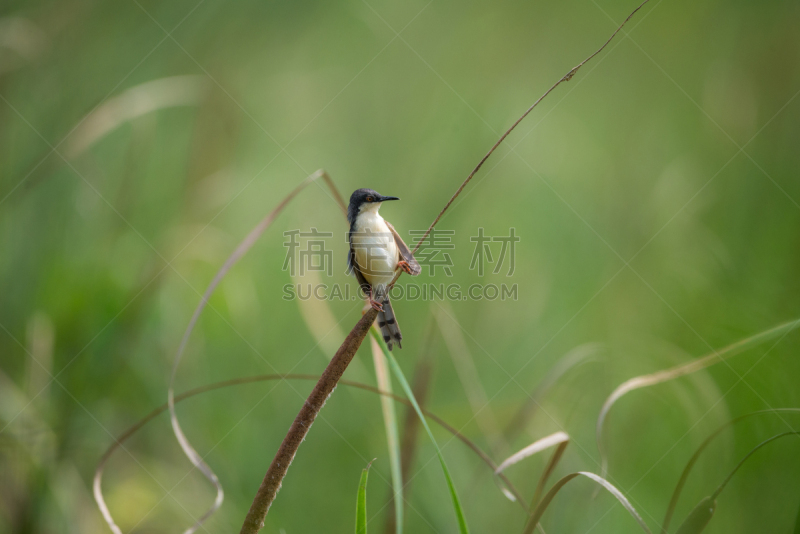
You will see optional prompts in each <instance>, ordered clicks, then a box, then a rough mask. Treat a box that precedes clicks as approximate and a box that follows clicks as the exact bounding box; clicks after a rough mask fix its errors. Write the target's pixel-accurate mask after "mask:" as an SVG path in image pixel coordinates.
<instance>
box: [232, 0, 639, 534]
mask: <svg viewBox="0 0 800 534" xmlns="http://www.w3.org/2000/svg"><path fill="white" fill-rule="evenodd" d="M648 1H649V0H644V2H642V3H641V4H640V5H639V7H637V8H636V9H634V10H633V11H632V12H631V14H630V15H628V18H626V19H625V21H624V22H623V23H622V24H620V26H619V27H618V28H617V29H616V30H615V31H614V33H612V34H611V37H609V38H608V40H607V41H606V42H605V43H604V44H603V46H601V47H600V48H598V49H597V51H595V52H594V53H593V54H592V55H590V56H589V57H587V58H586V59H584V60H583V61H581V62H580V63H579V64H578V65H577V66H575V67H573V68H572V69H571V70H570V71H569V72H568V73H567V74H565V75H564V76H562V77H561V79H560V80H558V81H557V82H556V83H555V84H553V86H552V87H550V89H548V90H547V91H546V92H545V93H544V94H543V95H542V96H541V97H539V99H538V100H536V102H534V103H533V105H532V106H531V107H529V108H528V109H527V110H526V111H525V113H523V114H522V115H521V116H520V118H519V119H517V120H516V122H514V124H512V125H511V127H510V128H509V129H508V130H506V132H505V133H504V134H503V135H502V136H501V137H500V139H498V140H497V142H496V143H495V144H494V146H492V148H491V149H490V150H489V152H487V153H486V155H485V156H483V158H482V159H481V160H480V162H478V165H477V166H476V167H475V169H473V171H472V172H471V173H470V174H469V176H467V179H466V180H464V182H463V183H462V184H461V186H460V187H459V188H458V189H457V190H456V192H455V193H454V194H453V196H452V197H451V198H450V200H448V201H447V204H445V206H444V208H442V211H441V212H440V213H439V215H438V216H437V217H436V219H434V221H433V222H432V223H431V225H430V226H429V227H428V229H427V230H426V231H425V234H424V235H423V236H422V238H421V239H420V240H419V241H418V242H417V245H416V246H415V247H414V251H413V252H414V253H415V252H417V250H419V247H420V246H421V245H422V243H423V242H424V241H425V239H426V238H427V237H428V235H429V234H430V232H431V230H433V227H434V226H436V223H438V222H439V219H441V218H442V216H443V215H444V213H445V212H446V211H447V209H448V208H449V207H450V205H451V204H452V203H453V201H454V200H455V199H456V198H457V197H458V195H460V194H461V191H463V190H464V188H465V187H466V186H467V184H468V183H469V182H470V180H472V177H473V176H475V173H477V172H478V171H479V170H480V168H481V167H482V166H483V164H484V163H485V162H486V160H487V159H489V156H491V155H492V154H493V153H494V151H495V150H496V149H497V147H498V146H500V143H502V142H503V141H504V140H505V138H506V137H508V135H509V134H510V133H511V132H512V131H513V130H514V128H516V127H517V125H518V124H519V123H520V122H522V120H523V119H524V118H525V117H527V116H528V114H529V113H530V112H531V111H533V109H534V108H535V107H536V106H537V105H539V103H540V102H541V101H542V100H544V99H545V98H546V97H547V95H549V94H550V93H551V92H552V91H553V90H554V89H555V88H556V87H558V86H559V85H561V83H562V82H565V81H569V80H571V79H572V77H573V76H574V75H575V73H576V72H578V69H580V68H581V67H582V66H583V65H585V64H586V63H587V62H588V61H590V60H591V59H592V58H593V57H595V56H596V55H597V54H599V53H600V52H602V51H603V49H604V48H605V47H606V46H608V43H610V42H611V40H612V39H613V38H614V37H615V36H616V35H617V33H619V31H620V30H621V29H622V27H623V26H624V25H625V24H626V23H627V22H628V21H629V20H630V19H631V17H633V15H634V14H636V12H637V11H639V10H640V9H641V8H642V6H644V5H645V4H646V3H647V2H648ZM401 274H402V270H400V269H398V271H397V274H396V275H395V277H394V279H393V280H392V281H391V283H390V284H389V287H390V288H391V287H393V286H394V284H395V283H396V282H397V279H398V278H400V275H401ZM375 316H376V312H375V310H373V309H370V310H369V311H368V312H367V313H366V314H365V315H364V316H363V317H362V318H361V320H360V321H359V322H358V324H356V326H355V328H353V331H352V332H350V334H349V335H348V336H347V338H346V339H345V341H344V343H343V344H342V346H341V347H340V348H339V350H338V351H337V352H336V356H334V358H333V360H332V361H331V364H330V365H329V366H328V368H327V369H325V372H324V373H323V374H322V376H321V377H320V379H319V382H317V386H316V387H315V388H314V391H312V392H311V395H310V396H309V397H308V400H306V402H305V404H304V405H303V408H302V409H301V410H300V413H299V414H298V416H297V419H295V422H294V423H293V424H292V427H291V429H290V430H289V433H288V434H287V435H286V437H285V438H284V440H283V443H281V447H280V449H279V450H278V453H277V454H276V455H275V458H274V459H273V460H272V463H271V464H270V466H269V469H268V470H267V474H266V475H265V476H264V481H263V482H262V483H261V487H260V488H259V489H258V493H257V494H256V497H255V499H254V500H253V504H252V505H251V506H250V511H248V513H247V517H246V518H245V521H244V524H243V525H242V529H241V531H240V534H255V533H257V532H258V531H259V530H260V529H261V527H262V526H263V525H264V519H265V518H266V516H267V512H268V511H269V507H270V506H271V505H272V501H273V500H274V499H275V496H276V495H277V493H278V490H279V489H280V487H281V482H282V481H283V477H284V476H286V472H287V470H288V468H289V464H290V463H291V461H292V459H293V458H294V455H295V453H296V452H297V448H298V447H299V446H300V443H302V441H303V439H304V438H305V436H306V434H307V433H308V430H309V427H310V425H311V423H313V421H314V418H315V417H316V416H317V413H319V410H320V409H322V406H323V404H324V403H325V400H326V399H327V397H328V395H329V394H330V393H331V392H332V391H333V388H334V387H335V386H336V382H337V381H338V380H339V378H340V377H341V376H342V373H344V371H345V369H346V368H347V365H348V364H349V363H350V361H351V360H352V358H353V356H354V355H355V352H356V351H357V350H358V347H359V346H360V345H361V342H362V341H363V340H364V337H365V336H366V333H367V330H368V329H369V325H370V324H371V323H372V321H374V320H375ZM367 320H368V321H367ZM365 325H366V327H365ZM323 393H324V395H323Z"/></svg>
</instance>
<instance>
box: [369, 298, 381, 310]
mask: <svg viewBox="0 0 800 534" xmlns="http://www.w3.org/2000/svg"><path fill="white" fill-rule="evenodd" d="M369 305H370V306H372V309H373V310H376V311H379V312H382V311H383V305H382V304H381V303H380V302H378V301H377V300H374V299H373V298H370V299H369Z"/></svg>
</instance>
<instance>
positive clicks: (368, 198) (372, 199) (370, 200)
mask: <svg viewBox="0 0 800 534" xmlns="http://www.w3.org/2000/svg"><path fill="white" fill-rule="evenodd" d="M374 200H375V199H374V198H372V197H367V202H373V201H374Z"/></svg>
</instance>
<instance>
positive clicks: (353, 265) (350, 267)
mask: <svg viewBox="0 0 800 534" xmlns="http://www.w3.org/2000/svg"><path fill="white" fill-rule="evenodd" d="M348 237H349V236H348ZM347 272H348V273H351V272H352V273H353V274H355V275H356V280H357V281H358V285H360V286H361V289H363V290H364V291H365V292H366V291H369V288H370V284H369V282H367V279H366V278H364V275H363V274H361V269H359V268H358V262H357V261H356V251H355V250H353V245H352V244H351V245H350V252H349V253H348V254H347Z"/></svg>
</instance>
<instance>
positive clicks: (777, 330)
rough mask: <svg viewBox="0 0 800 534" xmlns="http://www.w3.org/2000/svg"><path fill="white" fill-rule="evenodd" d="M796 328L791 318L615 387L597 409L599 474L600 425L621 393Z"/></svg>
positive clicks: (603, 457) (604, 463)
mask: <svg viewBox="0 0 800 534" xmlns="http://www.w3.org/2000/svg"><path fill="white" fill-rule="evenodd" d="M799 325H800V319H795V320H793V321H789V322H786V323H783V324H780V325H778V326H776V327H774V328H770V329H769V330H765V331H764V332H761V333H759V334H756V335H754V336H750V337H748V338H745V339H742V340H740V341H737V342H736V343H733V344H731V345H728V346H727V347H725V348H722V349H720V350H716V351H714V352H712V353H711V354H708V355H706V356H703V357H702V358H698V359H697V360H694V361H691V362H689V363H685V364H683V365H678V366H676V367H672V368H670V369H665V370H663V371H659V372H657V373H652V374H649V375H642V376H637V377H635V378H631V379H630V380H628V381H626V382H623V383H622V384H621V385H619V386H618V387H617V389H615V390H614V391H613V392H612V393H611V395H609V397H608V398H607V399H606V401H605V402H604V403H603V407H602V409H601V410H600V415H599V416H598V418H597V430H596V434H597V449H598V450H599V451H600V459H601V474H602V475H603V476H605V475H606V473H608V456H607V455H606V451H605V447H604V445H603V425H604V424H605V420H606V416H607V415H608V412H609V411H610V410H611V407H612V406H613V405H614V403H615V402H617V401H618V400H619V399H620V398H622V397H623V396H624V395H625V394H627V393H630V392H631V391H635V390H637V389H641V388H645V387H649V386H654V385H656V384H661V383H663V382H668V381H670V380H674V379H676V378H678V377H681V376H684V375H688V374H691V373H694V372H697V371H700V370H701V369H705V368H706V367H709V366H711V365H714V364H716V363H719V362H721V361H724V360H726V359H728V358H731V357H733V356H736V355H737V354H741V353H742V352H744V351H746V350H747V349H750V348H752V347H755V346H756V345H759V344H761V343H764V342H765V341H768V340H770V339H773V338H775V337H777V336H779V335H781V334H783V335H784V336H786V335H788V334H789V332H791V331H792V330H793V329H794V328H796V327H797V326H799Z"/></svg>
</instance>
